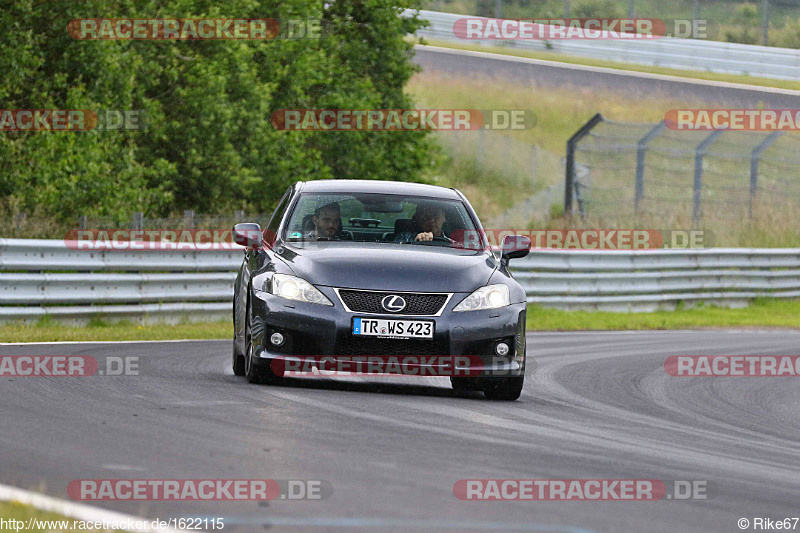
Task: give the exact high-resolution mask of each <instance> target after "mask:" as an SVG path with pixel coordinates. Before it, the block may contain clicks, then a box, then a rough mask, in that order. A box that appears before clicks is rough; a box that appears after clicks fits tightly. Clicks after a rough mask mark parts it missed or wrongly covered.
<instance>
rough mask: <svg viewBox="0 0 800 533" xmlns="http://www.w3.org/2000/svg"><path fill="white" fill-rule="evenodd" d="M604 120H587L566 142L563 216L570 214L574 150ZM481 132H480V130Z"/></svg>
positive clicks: (573, 177)
mask: <svg viewBox="0 0 800 533" xmlns="http://www.w3.org/2000/svg"><path fill="white" fill-rule="evenodd" d="M603 120H605V119H604V118H603V115H601V114H600V113H597V114H596V115H595V116H593V117H592V118H590V119H589V122H587V123H586V124H584V125H583V126H582V127H581V129H579V130H578V131H577V132H575V135H573V136H572V137H570V138H569V140H568V141H567V172H566V178H565V181H564V214H565V215H571V214H572V194H573V193H572V189H573V186H574V183H575V148H576V147H577V145H578V143H579V142H580V140H581V139H583V138H584V137H586V136H587V135H589V132H590V131H592V129H594V127H595V126H597V124H598V123H600V122H602V121H603ZM481 131H482V130H481Z"/></svg>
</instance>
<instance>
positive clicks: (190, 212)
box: [183, 209, 194, 229]
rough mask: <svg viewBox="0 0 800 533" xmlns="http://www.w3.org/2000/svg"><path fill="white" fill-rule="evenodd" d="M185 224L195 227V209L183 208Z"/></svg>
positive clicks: (188, 226) (186, 226)
mask: <svg viewBox="0 0 800 533" xmlns="http://www.w3.org/2000/svg"><path fill="white" fill-rule="evenodd" d="M183 226H184V227H185V228H189V229H194V209H184V210H183Z"/></svg>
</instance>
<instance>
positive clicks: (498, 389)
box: [483, 376, 525, 402]
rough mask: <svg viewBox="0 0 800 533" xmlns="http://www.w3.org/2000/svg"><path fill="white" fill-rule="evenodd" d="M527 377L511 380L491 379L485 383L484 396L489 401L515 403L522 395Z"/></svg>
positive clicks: (512, 378) (515, 377) (517, 377)
mask: <svg viewBox="0 0 800 533" xmlns="http://www.w3.org/2000/svg"><path fill="white" fill-rule="evenodd" d="M524 381H525V376H514V377H511V378H489V379H485V380H484V382H483V395H484V396H486V398H487V399H488V400H501V401H506V402H513V401H514V400H516V399H517V398H519V396H520V394H522V384H523V382H524Z"/></svg>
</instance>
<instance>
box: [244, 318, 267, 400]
mask: <svg viewBox="0 0 800 533" xmlns="http://www.w3.org/2000/svg"><path fill="white" fill-rule="evenodd" d="M249 307H250V306H248V309H247V311H246V313H245V318H244V350H245V353H244V357H243V359H244V377H246V378H247V381H248V383H255V384H260V383H263V382H264V373H263V372H262V371H261V369H260V368H259V367H258V366H257V365H254V364H253V352H254V349H253V338H252V334H251V332H250V308H249Z"/></svg>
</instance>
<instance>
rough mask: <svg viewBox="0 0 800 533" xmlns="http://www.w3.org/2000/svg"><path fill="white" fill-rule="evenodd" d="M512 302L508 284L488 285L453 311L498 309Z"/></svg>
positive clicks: (471, 295) (468, 297)
mask: <svg viewBox="0 0 800 533" xmlns="http://www.w3.org/2000/svg"><path fill="white" fill-rule="evenodd" d="M510 304H511V299H510V297H509V295H508V286H506V285H487V286H485V287H481V288H480V289H478V290H477V291H475V292H473V293H472V294H470V295H469V296H467V297H466V298H464V300H463V301H462V302H461V303H460V304H458V305H457V306H455V308H454V309H453V311H478V310H479V309H497V308H498V307H505V306H507V305H510Z"/></svg>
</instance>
